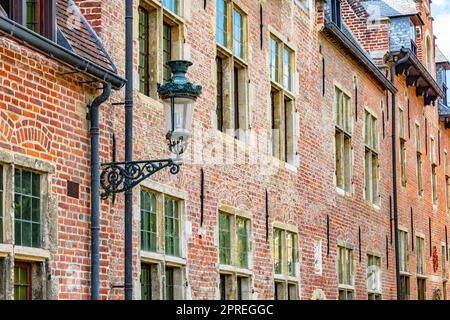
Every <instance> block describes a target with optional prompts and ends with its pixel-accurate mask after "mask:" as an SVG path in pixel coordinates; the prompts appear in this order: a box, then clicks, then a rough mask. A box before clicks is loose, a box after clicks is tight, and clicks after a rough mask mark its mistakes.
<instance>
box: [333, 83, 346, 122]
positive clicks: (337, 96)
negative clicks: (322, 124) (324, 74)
mask: <svg viewBox="0 0 450 320" xmlns="http://www.w3.org/2000/svg"><path fill="white" fill-rule="evenodd" d="M341 95H342V92H341V91H340V90H339V89H338V88H336V90H335V101H334V103H335V106H336V124H337V125H338V126H339V127H341V128H343V127H344V126H343V119H342V109H341V107H342V105H341Z"/></svg>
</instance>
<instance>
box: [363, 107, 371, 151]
mask: <svg viewBox="0 0 450 320" xmlns="http://www.w3.org/2000/svg"><path fill="white" fill-rule="evenodd" d="M365 116H366V117H365V121H364V126H365V131H364V132H365V137H364V141H365V143H366V145H368V146H370V136H371V132H370V131H371V128H370V126H371V122H370V113H369V112H367V111H365Z"/></svg>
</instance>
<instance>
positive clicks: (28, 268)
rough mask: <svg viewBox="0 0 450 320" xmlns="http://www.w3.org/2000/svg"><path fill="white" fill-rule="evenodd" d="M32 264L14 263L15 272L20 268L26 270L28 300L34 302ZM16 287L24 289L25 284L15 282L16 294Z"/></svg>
mask: <svg viewBox="0 0 450 320" xmlns="http://www.w3.org/2000/svg"><path fill="white" fill-rule="evenodd" d="M32 267H33V266H32V264H31V263H27V262H18V261H14V272H15V271H16V268H20V269H26V272H27V284H26V287H27V300H32V299H33V278H32ZM16 286H20V287H23V286H24V285H23V284H16V283H15V281H14V292H15V288H16Z"/></svg>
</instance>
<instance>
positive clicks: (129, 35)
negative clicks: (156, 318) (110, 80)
mask: <svg viewBox="0 0 450 320" xmlns="http://www.w3.org/2000/svg"><path fill="white" fill-rule="evenodd" d="M125 33H126V35H125V46H126V49H125V50H126V51H125V77H126V78H127V83H126V85H125V161H133V0H126V9H125ZM132 299H133V191H132V190H127V191H126V192H125V300H132Z"/></svg>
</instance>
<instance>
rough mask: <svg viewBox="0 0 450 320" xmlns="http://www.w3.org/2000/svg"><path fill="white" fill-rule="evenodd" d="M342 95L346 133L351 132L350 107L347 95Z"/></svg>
mask: <svg viewBox="0 0 450 320" xmlns="http://www.w3.org/2000/svg"><path fill="white" fill-rule="evenodd" d="M343 96H344V98H343V99H344V106H343V107H344V130H345V131H347V132H348V133H350V132H351V121H350V117H351V108H350V104H349V99H348V97H347V96H346V95H345V94H343Z"/></svg>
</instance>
